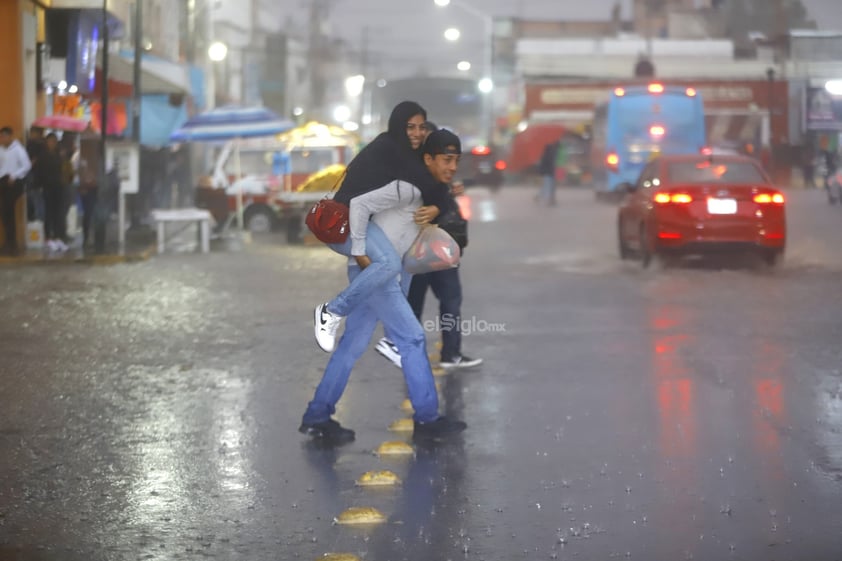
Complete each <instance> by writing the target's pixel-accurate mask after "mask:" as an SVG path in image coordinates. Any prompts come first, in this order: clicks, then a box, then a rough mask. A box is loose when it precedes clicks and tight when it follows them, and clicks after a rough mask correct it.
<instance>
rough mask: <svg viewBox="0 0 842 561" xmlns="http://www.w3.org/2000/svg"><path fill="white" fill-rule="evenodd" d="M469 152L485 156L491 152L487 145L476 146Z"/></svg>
mask: <svg viewBox="0 0 842 561" xmlns="http://www.w3.org/2000/svg"><path fill="white" fill-rule="evenodd" d="M471 154H473V155H474V156H487V155H488V154H491V148H489V147H488V146H476V147H474V148H473V149H472V150H471Z"/></svg>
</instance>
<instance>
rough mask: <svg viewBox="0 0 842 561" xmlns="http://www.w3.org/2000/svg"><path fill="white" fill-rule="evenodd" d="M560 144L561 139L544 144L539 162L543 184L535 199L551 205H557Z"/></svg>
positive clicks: (539, 171)
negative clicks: (557, 167) (557, 161)
mask: <svg viewBox="0 0 842 561" xmlns="http://www.w3.org/2000/svg"><path fill="white" fill-rule="evenodd" d="M560 146H561V140H556V141H555V142H550V143H548V144H547V145H546V146H544V152H543V153H542V154H541V160H540V162H538V173H540V174H541V177H542V178H543V185H542V186H541V192H540V193H539V194H538V196H537V197H536V198H535V200H536V201H538V202H544V203H546V204H548V205H550V206H555V204H556V201H555V191H556V185H557V183H556V182H557V180H556V159H557V158H558V151H559V147H560Z"/></svg>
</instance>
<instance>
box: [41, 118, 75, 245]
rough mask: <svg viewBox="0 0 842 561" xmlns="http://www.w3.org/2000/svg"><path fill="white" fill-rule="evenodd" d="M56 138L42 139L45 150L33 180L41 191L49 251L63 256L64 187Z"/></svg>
mask: <svg viewBox="0 0 842 561" xmlns="http://www.w3.org/2000/svg"><path fill="white" fill-rule="evenodd" d="M63 167H64V166H63V161H62V156H61V153H60V152H59V147H58V137H57V136H56V135H55V134H53V133H50V134H48V135H47V137H46V139H45V146H44V150H43V151H42V152H41V155H40V156H39V157H38V162H37V164H36V167H35V171H36V181H37V182H38V184H39V185H41V187H42V189H43V192H44V239H45V240H46V243H47V249H48V250H49V251H51V252H52V251H55V252H59V253H64V252H65V251H67V250H68V247H67V244H66V243H65V240H66V238H67V226H66V224H65V222H66V213H65V207H64V200H65V196H66V192H65V191H66V186H65V183H64V170H63Z"/></svg>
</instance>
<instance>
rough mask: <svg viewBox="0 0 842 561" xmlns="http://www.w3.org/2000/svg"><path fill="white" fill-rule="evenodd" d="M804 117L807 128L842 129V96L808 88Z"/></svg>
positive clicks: (822, 89) (823, 89) (820, 89)
mask: <svg viewBox="0 0 842 561" xmlns="http://www.w3.org/2000/svg"><path fill="white" fill-rule="evenodd" d="M804 117H805V121H806V128H807V130H842V96H835V95H832V94H831V93H830V92H828V91H827V90H826V89H825V88H808V89H807V104H806V107H805V111H804Z"/></svg>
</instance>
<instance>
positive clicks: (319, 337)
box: [313, 303, 342, 353]
mask: <svg viewBox="0 0 842 561" xmlns="http://www.w3.org/2000/svg"><path fill="white" fill-rule="evenodd" d="M313 322H314V327H315V331H316V343H318V345H319V347H320V348H321V349H322V350H323V351H324V352H326V353H332V352H333V349H334V348H336V331H337V330H338V329H339V324H340V323H342V316H337V315H336V314H332V313H330V312H329V311H328V310H327V303H325V304H319V305H318V306H316V311H315V314H314V319H313Z"/></svg>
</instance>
